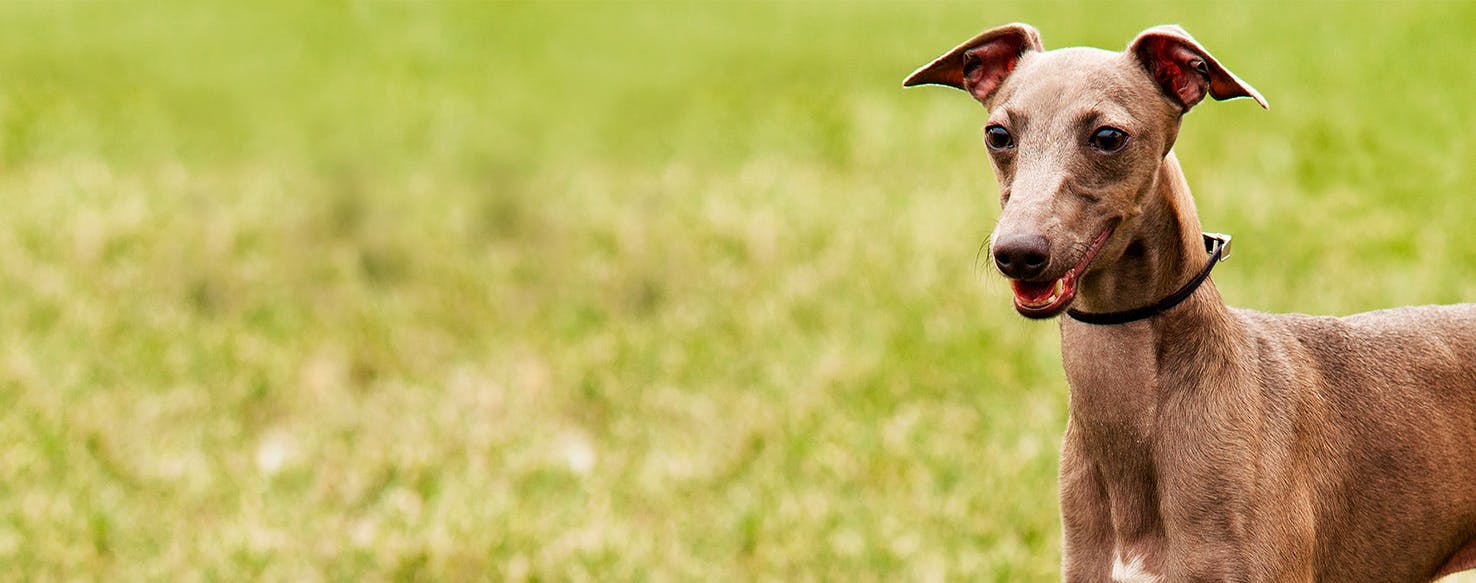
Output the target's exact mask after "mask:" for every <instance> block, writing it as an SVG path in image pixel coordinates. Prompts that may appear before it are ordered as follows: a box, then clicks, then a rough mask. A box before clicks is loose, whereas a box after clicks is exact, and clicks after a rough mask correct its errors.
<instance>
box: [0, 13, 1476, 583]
mask: <svg viewBox="0 0 1476 583" xmlns="http://www.w3.org/2000/svg"><path fill="white" fill-rule="evenodd" d="M1011 20H1023V21H1028V22H1031V23H1033V24H1035V25H1036V26H1037V27H1038V28H1039V29H1040V30H1041V31H1042V33H1043V36H1044V38H1045V42H1046V44H1047V45H1048V46H1052V47H1058V46H1066V45H1077V44H1087V45H1094V46H1103V47H1109V48H1117V47H1121V46H1123V45H1124V44H1125V43H1126V41H1127V40H1128V39H1129V38H1131V37H1132V35H1134V34H1135V33H1136V32H1137V31H1139V30H1141V29H1143V28H1146V27H1148V26H1151V25H1154V24H1158V23H1162V22H1178V23H1181V24H1183V25H1184V26H1185V27H1186V28H1187V29H1189V30H1190V31H1191V32H1194V33H1196V34H1197V35H1198V38H1199V39H1200V40H1201V41H1202V42H1204V43H1205V44H1206V45H1207V46H1209V47H1210V48H1211V49H1212V50H1213V51H1215V53H1216V54H1217V55H1218V56H1219V57H1220V58H1221V60H1222V61H1223V62H1224V63H1225V64H1226V65H1228V66H1229V67H1231V68H1232V69H1234V70H1235V71H1236V72H1237V73H1238V74H1239V75H1240V76H1241V77H1242V78H1244V79H1246V80H1247V81H1249V82H1250V83H1252V84H1254V85H1255V86H1256V87H1257V88H1258V89H1260V90H1261V92H1262V93H1263V94H1265V95H1266V96H1267V97H1268V98H1269V99H1270V101H1271V103H1272V109H1271V110H1270V111H1269V112H1263V111H1261V110H1260V109H1259V108H1256V107H1255V106H1254V105H1253V104H1251V103H1249V102H1245V101H1238V102H1229V103H1224V104H1206V105H1203V106H1201V107H1200V108H1198V109H1196V110H1195V111H1194V112H1193V113H1192V114H1191V115H1189V116H1188V117H1187V119H1186V125H1185V130H1184V132H1183V134H1182V136H1181V138H1180V141H1179V145H1178V152H1179V155H1180V159H1181V160H1182V161H1183V163H1184V166H1185V168H1186V170H1187V172H1188V174H1189V177H1190V180H1191V184H1192V185H1193V186H1194V188H1195V192H1196V194H1197V197H1198V201H1199V209H1200V213H1201V215H1202V216H1203V217H1204V219H1205V223H1206V225H1207V226H1208V227H1210V228H1212V229H1214V230H1219V231H1224V232H1229V233H1233V234H1234V235H1235V237H1236V251H1235V255H1236V256H1235V259H1234V260H1232V261H1231V262H1230V263H1227V264H1226V266H1225V267H1224V268H1222V269H1220V270H1217V271H1216V273H1215V277H1216V282H1217V284H1218V285H1219V286H1220V288H1221V290H1222V292H1224V294H1225V296H1226V297H1227V298H1228V299H1229V300H1230V301H1231V302H1232V303H1234V304H1236V305H1241V306H1248V307H1255V308H1259V309H1265V310H1272V311H1303V312H1313V313H1350V312H1354V311H1361V310H1365V309H1372V308H1377V307H1384V306H1391V305H1398V304H1411V303H1435V302H1457V301H1463V300H1471V299H1472V298H1476V277H1472V275H1471V270H1470V269H1468V268H1467V267H1468V266H1471V265H1476V231H1473V230H1472V229H1471V228H1470V225H1471V224H1473V222H1476V204H1472V203H1471V202H1470V197H1471V194H1472V192H1471V189H1470V186H1469V185H1470V184H1471V183H1472V182H1473V180H1476V170H1473V168H1476V165H1473V164H1472V162H1473V159H1476V148H1473V137H1472V134H1471V131H1470V129H1471V128H1472V127H1476V108H1473V107H1472V106H1471V105H1470V102H1469V96H1470V95H1471V94H1472V93H1473V92H1476V77H1472V76H1470V75H1468V74H1466V70H1465V69H1464V68H1462V66H1461V65H1460V63H1462V62H1464V61H1463V57H1461V55H1464V54H1467V53H1469V52H1470V51H1471V50H1472V47H1473V45H1472V41H1471V39H1470V35H1469V34H1468V32H1469V31H1468V30H1467V28H1468V27H1466V26H1464V25H1463V24H1462V23H1469V22H1472V21H1473V20H1476V10H1473V5H1471V4H1463V3H1435V4H1403V3H1398V4H1396V3H1379V4H1338V5H1337V6H1336V9H1328V8H1327V7H1326V6H1325V5H1320V4H1319V5H1315V6H1314V5H1305V6H1303V5H1291V6H1282V5H1274V4H1270V3H1256V4H1197V3H1196V4H1189V5H1184V6H1176V5H1170V4H1160V3H1151V4H1130V5H1125V6H1122V7H1119V8H1103V7H1100V6H1098V5H1096V4H1083V5H1076V4H1067V3H1040V4H1028V5H978V4H972V3H970V4H964V3H956V4H916V3H905V4H904V3H865V4H858V5H833V4H824V3H798V4H790V3H761V4H668V3H649V4H647V3H620V4H594V3H572V4H541V3H540V4H534V3H529V4H522V3H514V4H473V3H455V4H398V3H372V2H371V3H361V2H335V3H307V4H296V3H276V4H259V5H254V6H252V7H250V8H246V7H236V8H233V7H228V6H219V5H184V4H181V5H173V6H171V5H158V4H150V5H138V4H114V3H77V4H51V3H6V4H3V5H0V80H3V81H0V192H3V199H4V201H5V203H6V204H5V210H4V212H0V297H3V298H4V300H3V301H0V342H3V346H4V347H5V350H4V351H3V353H0V563H3V564H5V565H6V566H7V573H9V574H10V575H11V576H15V577H17V578H24V579H37V578H42V579H54V578H69V579H70V578H124V579H165V580H174V579H182V578H183V579H210V580H217V579H220V580H241V579H257V578H260V579H270V580H314V579H361V578H370V579H386V578H393V579H450V580H458V579H477V578H483V577H486V578H491V579H524V578H540V579H556V580H562V579H616V580H622V579H648V578H649V579H704V580H705V579H739V580H744V579H815V578H825V579H897V578H903V579H933V578H939V577H944V578H960V579H975V580H978V579H983V580H997V581H1027V580H1051V579H1054V578H1056V577H1057V576H1058V575H1057V573H1056V569H1057V564H1058V561H1059V541H1058V538H1059V526H1058V522H1057V521H1058V519H1057V510H1056V504H1055V478H1054V476H1055V467H1056V458H1057V447H1058V444H1059V436H1060V431H1061V428H1062V425H1063V423H1064V421H1065V409H1064V407H1065V383H1064V380H1063V378H1062V374H1061V371H1060V364H1059V354H1058V350H1059V348H1058V344H1057V342H1058V341H1057V338H1056V331H1055V327H1054V326H1053V325H1050V324H1039V323H1031V322H1027V321H1024V320H1022V319H1021V318H1019V317H1017V316H1015V315H1013V313H1012V311H1011V310H1010V308H1009V305H1008V292H1007V291H1006V288H1005V286H1004V285H1003V283H1002V281H1001V280H1000V279H999V278H998V277H997V276H995V275H993V273H992V272H991V271H990V270H989V269H988V267H987V265H984V264H982V263H980V262H979V261H978V259H979V258H978V256H977V252H978V249H979V244H980V242H981V241H982V240H983V237H984V235H985V234H986V233H987V232H988V230H989V229H990V227H991V223H992V218H993V216H994V213H995V212H996V210H995V207H994V205H993V203H992V202H991V201H992V200H994V187H993V180H992V177H991V175H990V173H989V170H988V169H987V165H986V163H985V158H984V151H983V147H982V145H981V144H980V140H979V135H978V134H979V130H978V127H979V125H980V124H981V122H982V120H983V114H982V111H981V110H980V109H979V108H978V107H977V106H976V105H974V104H973V103H972V102H971V101H970V100H969V99H967V98H966V97H965V96H963V95H962V94H957V93H954V92H950V91H946V90H943V89H919V90H908V91H903V90H901V89H900V87H899V85H900V81H901V79H902V78H903V76H905V75H906V74H907V73H908V72H909V71H911V70H912V69H913V68H914V67H916V66H917V65H919V64H921V63H923V62H926V61H927V60H929V59H931V58H932V57H934V56H936V55H937V54H938V53H941V52H942V51H943V50H946V49H947V48H949V47H951V46H952V45H953V44H954V43H955V42H957V41H959V40H961V39H963V38H966V37H968V36H969V35H971V34H973V33H974V32H976V31H977V30H979V29H981V28H984V27H986V26H992V25H995V24H999V23H1003V22H1008V21H1011Z"/></svg>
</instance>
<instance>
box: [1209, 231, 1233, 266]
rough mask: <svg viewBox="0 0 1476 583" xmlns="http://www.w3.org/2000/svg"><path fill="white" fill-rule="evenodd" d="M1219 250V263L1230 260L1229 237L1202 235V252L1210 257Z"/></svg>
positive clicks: (1224, 235) (1216, 234)
mask: <svg viewBox="0 0 1476 583" xmlns="http://www.w3.org/2000/svg"><path fill="white" fill-rule="evenodd" d="M1216 249H1219V250H1220V261H1224V260H1226V259H1229V258H1230V236H1229V235H1226V234H1224V233H1204V252H1205V253H1209V254H1210V255H1214V254H1215V250H1216Z"/></svg>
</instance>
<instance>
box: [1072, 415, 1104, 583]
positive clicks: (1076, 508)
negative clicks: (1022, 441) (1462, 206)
mask: <svg viewBox="0 0 1476 583" xmlns="http://www.w3.org/2000/svg"><path fill="white" fill-rule="evenodd" d="M1081 447H1082V443H1081V440H1080V439H1079V436H1078V435H1077V431H1076V430H1074V429H1073V428H1072V426H1071V425H1070V424H1068V425H1067V429H1066V437H1065V440H1064V444H1063V446H1062V448H1061V462H1062V463H1061V476H1060V478H1061V528H1062V530H1063V531H1064V533H1063V534H1064V537H1063V539H1064V540H1063V544H1064V548H1063V549H1062V557H1061V573H1062V575H1063V577H1062V579H1064V580H1066V581H1070V582H1073V583H1077V582H1087V581H1109V579H1108V575H1109V574H1110V573H1111V570H1112V552H1113V548H1114V540H1113V538H1114V537H1113V534H1112V516H1111V513H1110V512H1109V510H1108V509H1109V508H1110V502H1109V501H1108V499H1107V490H1106V486H1105V485H1104V484H1103V483H1102V475H1101V472H1099V471H1098V469H1097V467H1096V464H1094V463H1092V461H1091V460H1090V459H1088V458H1087V457H1086V456H1084V455H1082V451H1081Z"/></svg>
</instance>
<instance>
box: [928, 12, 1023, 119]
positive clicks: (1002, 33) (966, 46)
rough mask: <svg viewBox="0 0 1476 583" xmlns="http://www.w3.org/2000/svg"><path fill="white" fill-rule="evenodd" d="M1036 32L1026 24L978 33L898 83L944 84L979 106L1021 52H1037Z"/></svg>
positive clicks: (1016, 60)
mask: <svg viewBox="0 0 1476 583" xmlns="http://www.w3.org/2000/svg"><path fill="white" fill-rule="evenodd" d="M1038 50H1041V47H1040V33H1038V32H1036V31H1035V29H1034V28H1032V27H1031V26H1030V25H1028V24H1020V23H1014V24H1006V25H1004V26H1001V27H999V28H991V29H989V30H986V31H984V32H981V33H979V34H978V35H977V36H975V37H974V38H971V39H969V40H967V41H964V43H963V44H961V45H958V46H957V47H954V48H953V50H951V51H948V52H946V53H943V56H941V57H938V58H936V59H933V62H931V63H928V64H926V65H923V66H922V67H919V68H918V70H916V71H913V72H912V74H911V75H908V76H907V80H906V81H903V82H902V86H903V87H912V86H914V85H928V84H932V85H947V86H949V87H956V88H958V89H962V90H964V91H967V92H969V93H970V94H971V95H973V96H974V99H978V100H979V102H980V103H986V101H985V100H987V99H989V96H991V95H993V94H994V92H995V90H997V89H999V86H1000V84H1002V83H1004V80H1005V77H1009V76H1010V72H1011V71H1014V70H1015V64H1016V63H1018V62H1019V61H1020V56H1021V55H1024V54H1025V51H1038Z"/></svg>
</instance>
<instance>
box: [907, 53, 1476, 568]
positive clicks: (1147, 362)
mask: <svg viewBox="0 0 1476 583" xmlns="http://www.w3.org/2000/svg"><path fill="white" fill-rule="evenodd" d="M921 83H934V84H942V85H949V86H953V87H957V88H959V89H963V90H965V91H968V92H970V93H971V94H973V95H974V97H975V98H976V99H978V100H979V101H981V102H982V103H984V104H985V106H986V107H988V109H989V122H988V123H989V124H990V125H994V124H1000V125H1002V126H1003V127H1006V128H1008V129H1009V131H1010V132H1011V133H1012V135H1013V137H1014V140H1015V144H1014V146H1013V147H1012V148H1010V149H1008V150H1005V151H991V155H992V160H993V163H994V167H995V171H996V175H997V176H998V178H999V183H1000V194H1001V204H1002V206H1003V209H1004V210H1003V212H1002V213H1001V216H1000V220H999V224H998V227H997V228H996V230H995V233H994V234H993V236H992V238H993V240H994V241H998V240H1000V238H1001V236H1006V235H1018V234H1021V233H1026V234H1030V235H1040V236H1044V237H1045V239H1046V240H1047V241H1048V242H1049V249H1050V260H1049V264H1048V266H1047V267H1046V270H1045V271H1046V274H1047V277H1050V278H1059V277H1061V276H1062V275H1063V274H1065V273H1066V272H1067V270H1068V269H1071V267H1072V266H1073V265H1075V264H1076V263H1077V262H1078V261H1080V260H1081V259H1082V258H1083V257H1085V255H1086V253H1087V248H1088V247H1089V246H1090V244H1091V242H1092V241H1093V240H1094V238H1095V237H1096V236H1097V235H1098V234H1099V233H1101V232H1103V231H1104V229H1107V228H1110V227H1109V226H1110V225H1113V224H1115V225H1116V229H1115V231H1113V233H1112V235H1111V236H1110V238H1109V239H1108V240H1107V243H1106V244H1105V245H1103V247H1102V249H1101V252H1100V253H1099V254H1098V255H1097V256H1096V258H1095V259H1094V260H1093V261H1092V262H1091V264H1090V267H1089V268H1088V269H1087V271H1086V272H1085V273H1084V274H1083V275H1082V276H1081V284H1080V292H1079V294H1078V295H1077V296H1076V298H1075V300H1074V306H1075V307H1076V308H1078V309H1082V310H1086V311H1095V312H1104V311H1114V310H1123V309H1128V308H1134V307H1138V306H1142V305H1147V304H1150V303H1152V302H1153V301H1155V300H1157V299H1158V298H1161V297H1164V296H1165V295H1167V294H1169V293H1171V292H1172V291H1174V290H1175V289H1177V288H1178V287H1179V286H1181V285H1183V284H1184V282H1186V281H1188V280H1189V279H1190V278H1191V277H1192V276H1193V274H1194V273H1196V272H1198V271H1199V270H1200V269H1201V268H1202V267H1203V266H1204V263H1205V261H1206V256H1205V253H1204V251H1203V246H1202V243H1201V241H1200V231H1201V227H1200V223H1199V219H1198V217H1197V215H1196V212H1195V208H1194V202H1193V199H1192V197H1191V196H1190V192H1189V187H1188V184H1187V182H1186V181H1185V180H1184V176H1183V174H1182V173H1181V171H1180V168H1179V164H1178V162H1177V160H1176V159H1175V158H1174V155H1173V153H1172V152H1171V148H1172V146H1173V143H1174V140H1175V138H1176V137H1177V135H1178V131H1179V122H1180V119H1181V116H1182V115H1183V113H1184V112H1186V111H1188V109H1189V108H1191V107H1193V106H1194V105H1195V104H1196V103H1197V102H1198V101H1199V100H1200V99H1202V98H1203V97H1205V96H1209V97H1213V98H1215V99H1226V98H1231V97H1242V96H1243V97H1251V98H1253V99H1255V100H1256V101H1258V102H1260V103H1262V105H1264V104H1265V101H1264V100H1263V99H1261V98H1260V95H1259V94H1257V93H1256V92H1255V90H1254V89H1251V88H1250V86H1249V85H1246V84H1245V83H1244V82H1242V81H1240V80H1239V79H1238V78H1236V77H1235V76H1234V75H1233V74H1232V73H1230V72H1229V71H1228V70H1227V69H1225V68H1224V67H1222V66H1221V65H1220V64H1219V63H1218V62H1217V61H1215V60H1214V58H1213V57H1212V56H1210V55H1209V53H1208V52H1207V51H1205V50H1204V49H1203V47H1201V46H1199V45H1198V44H1197V43H1195V42H1194V41H1193V39H1192V38H1190V37H1189V36H1188V34H1187V33H1184V32H1183V31H1182V30H1179V29H1178V28H1177V27H1159V28H1155V29H1150V30H1148V31H1145V32H1144V33H1143V34H1142V35H1140V36H1139V37H1138V38H1137V39H1135V40H1134V41H1133V43H1132V44H1130V46H1129V48H1128V50H1127V51H1124V52H1122V53H1112V52H1107V51H1101V50H1098V49H1085V48H1071V49H1061V50H1056V51H1050V52H1043V51H1042V50H1041V47H1040V41H1039V36H1038V34H1037V33H1036V32H1035V31H1034V29H1031V28H1030V27H1028V26H1025V25H1019V24H1016V25H1009V26H1005V27H1000V28H997V29H993V30H990V31H986V32H985V33H983V34H981V35H979V36H977V37H975V38H974V39H971V40H970V41H968V42H965V43H964V44H963V45H960V46H959V47H958V48H957V49H954V50H953V51H950V52H949V53H947V54H945V55H944V56H943V57H940V58H939V59H938V60H936V61H934V62H933V63H931V64H929V65H927V66H925V67H923V68H922V69H919V71H918V72H917V73H915V74H914V75H913V77H911V78H909V82H908V84H909V85H914V84H921ZM1101 126H1111V127H1115V128H1119V129H1122V130H1124V131H1126V132H1127V133H1128V135H1129V136H1130V138H1129V140H1128V142H1127V144H1126V146H1124V147H1123V149H1122V150H1121V151H1119V152H1116V153H1112V154H1104V153H1102V152H1100V151H1097V150H1092V149H1090V148H1089V147H1087V146H1086V136H1090V135H1091V134H1092V132H1093V131H1094V130H1095V129H1096V128H1099V127H1101ZM1022 313H1023V312H1022ZM1060 328H1061V347H1062V354H1063V363H1064V366H1065V369H1066V376H1067V379H1068V381H1069V382H1070V419H1069V421H1068V423H1067V427H1066V435H1065V438H1064V445H1063V451H1062V457H1061V474H1060V496H1061V512H1062V523H1063V527H1064V537H1065V553H1064V560H1063V565H1062V569H1063V571H1064V575H1065V579H1066V580H1069V581H1108V580H1112V578H1113V575H1114V572H1115V573H1116V574H1117V575H1120V576H1124V577H1126V576H1127V575H1131V574H1134V573H1136V574H1138V575H1140V576H1145V575H1151V576H1156V577H1157V578H1158V579H1157V580H1162V581H1197V580H1216V581H1218V580H1233V581H1313V580H1316V581H1422V580H1424V581H1427V580H1431V579H1433V578H1435V577H1437V576H1441V575H1444V574H1447V573H1451V572H1454V571H1457V570H1461V569H1469V568H1476V305H1470V304H1465V305H1456V306H1424V307H1411V308H1399V309H1393V310H1383V311H1377V312H1369V313H1365V314H1358V315H1354V316H1349V317H1346V318H1332V317H1314V316H1304V315H1297V314H1285V315H1279V314H1263V313H1260V312H1254V311H1250V310H1240V309H1234V308H1230V307H1227V306H1226V305H1225V304H1224V302H1223V301H1222V300H1221V298H1220V294H1219V292H1218V291H1217V290H1216V289H1215V286H1214V284H1213V282H1207V283H1205V284H1204V285H1203V286H1202V287H1200V288H1199V289H1198V290H1197V291H1196V292H1195V293H1194V294H1193V295H1192V296H1190V298H1189V299H1188V300H1187V301H1185V302H1184V303H1182V304H1180V305H1179V306H1177V307H1175V308H1173V309H1171V310H1168V311H1166V312H1164V313H1161V314H1159V315H1157V316H1154V317H1152V318H1150V319H1146V320H1140V321H1136V322H1131V323H1128V324H1122V325H1112V326H1097V325H1090V324H1084V323H1081V322H1077V321H1075V320H1072V319H1069V318H1061V320H1060ZM1114 563H1116V564H1114ZM1124 563H1133V564H1131V565H1125V564H1124ZM1128 567H1131V568H1128ZM1114 569H1117V570H1116V571H1114ZM1149 580H1151V579H1149Z"/></svg>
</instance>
